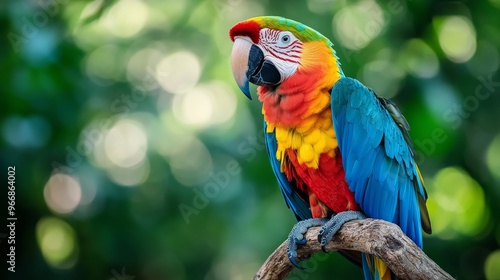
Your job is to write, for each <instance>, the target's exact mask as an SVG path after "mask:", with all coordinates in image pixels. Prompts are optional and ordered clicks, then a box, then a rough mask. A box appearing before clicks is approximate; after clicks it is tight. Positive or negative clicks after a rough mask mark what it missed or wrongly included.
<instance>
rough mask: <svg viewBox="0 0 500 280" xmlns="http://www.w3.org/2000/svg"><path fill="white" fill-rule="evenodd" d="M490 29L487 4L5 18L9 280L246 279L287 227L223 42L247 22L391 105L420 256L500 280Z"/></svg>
mask: <svg viewBox="0 0 500 280" xmlns="http://www.w3.org/2000/svg"><path fill="white" fill-rule="evenodd" d="M499 13H500V1H498V0H490V1H404V0H390V1H381V2H375V1H373V0H363V1H333V0H308V1H287V2H284V1H269V0H262V1H250V0H213V1H199V0H191V1H173V0H167V1H165V0H163V1H160V0H145V1H139V0H119V1H110V0H95V1H68V0H39V1H38V0H28V1H14V0H7V1H3V2H2V4H1V5H0V28H1V31H2V34H3V36H2V39H1V40H2V43H1V44H0V63H1V64H0V65H1V67H0V84H2V89H1V90H0V91H1V95H0V96H1V98H2V101H1V102H0V107H1V110H0V117H1V120H0V128H1V137H0V138H1V162H2V168H3V171H2V172H4V173H7V171H6V169H7V166H16V172H17V178H16V180H17V181H16V185H17V188H16V194H17V200H16V203H17V204H16V206H17V208H16V215H17V217H18V221H17V227H16V268H17V269H16V273H15V274H10V279H37V278H38V277H42V278H44V279H121V278H122V277H121V275H122V273H125V274H126V275H133V276H135V277H136V278H135V279H207V280H208V279H249V278H251V276H252V275H253V273H254V272H255V271H256V270H257V269H258V267H259V265H260V264H261V263H262V262H263V261H264V260H265V259H266V257H267V256H268V255H269V254H270V253H271V252H272V251H273V250H274V249H275V248H276V247H277V246H278V245H279V244H280V243H281V242H282V241H283V240H284V239H285V238H286V236H287V234H288V232H289V230H290V229H291V227H292V226H293V224H294V222H295V221H294V218H293V215H292V214H291V212H290V211H289V210H288V209H287V208H286V206H285V204H284V202H283V199H282V197H281V194H280V193H279V190H278V188H277V186H276V181H275V179H274V176H273V174H272V172H271V169H270V166H269V164H268V161H267V155H266V152H265V150H264V147H263V145H262V137H261V133H262V129H261V123H262V116H261V115H260V104H259V102H257V101H253V102H250V101H248V100H246V99H245V97H244V96H243V95H242V94H241V93H240V92H239V90H238V89H237V87H236V85H235V83H234V81H233V78H232V74H231V71H230V63H229V58H230V53H231V47H232V43H231V41H230V40H229V38H228V35H227V34H228V30H229V28H230V27H231V26H232V25H233V24H235V23H236V22H238V21H240V20H243V19H246V18H249V17H252V16H257V15H281V16H285V17H288V18H292V19H295V20H297V21H301V22H303V23H305V24H307V25H309V26H311V27H313V28H315V29H317V30H318V31H320V32H321V33H323V34H324V35H326V36H327V37H329V38H330V39H331V40H332V41H333V42H334V43H335V45H336V50H337V54H338V56H339V58H340V61H341V63H342V66H343V70H344V72H345V73H346V75H348V76H351V77H355V78H357V79H359V80H360V81H362V82H363V83H365V84H366V85H368V86H369V87H371V88H373V89H374V90H375V91H376V92H377V93H378V94H380V95H382V96H385V97H390V98H392V99H393V100H394V101H395V102H396V103H397V104H398V105H399V106H400V107H401V110H402V111H403V113H404V114H405V115H406V117H407V119H408V121H409V123H410V124H411V126H412V131H411V134H412V137H413V139H414V141H415V146H416V149H417V151H418V154H417V161H418V163H419V164H420V167H421V170H422V173H423V176H424V178H425V180H426V185H427V189H428V192H429V197H430V198H429V201H428V205H429V210H430V214H431V219H432V222H433V227H434V234H433V235H430V236H425V241H424V243H425V251H426V253H427V254H428V255H429V256H430V257H431V258H432V259H434V260H435V261H436V262H437V263H438V264H439V265H441V266H442V267H443V268H444V269H445V270H447V271H448V272H449V273H451V274H452V275H454V276H455V277H457V278H459V279H490V280H492V279H500V269H499V267H500V246H499V245H500V220H499V218H498V217H497V216H499V215H498V213H500V203H498V201H499V199H500V188H499V182H500V126H499V124H498V121H499V116H500V115H499V112H498V108H499V106H500V97H499V92H500V87H499V86H500V84H499V82H500V77H499V75H498V67H499V63H500V55H499V49H500V32H499V31H498V28H499V27H500V17H498V14H499ZM5 192H6V191H5ZM2 213H4V215H5V211H4V210H2ZM495 213H496V214H495ZM4 221H5V220H4ZM6 246H7V243H6V242H4V240H2V243H0V247H1V254H2V255H3V256H5V252H6V251H7V248H6ZM4 265H5V262H4V264H3V265H2V269H5V268H4V267H3V266H4ZM304 265H305V266H306V267H309V269H307V270H305V271H295V272H294V273H293V274H292V275H291V276H290V277H289V278H290V279H323V278H325V279H326V278H327V277H328V278H332V277H333V278H335V279H353V278H358V279H361V277H362V273H361V270H360V269H358V268H356V267H355V266H354V265H352V264H350V263H348V262H347V261H345V260H344V259H343V258H342V257H340V256H339V255H338V254H336V253H332V254H328V255H318V256H315V257H314V258H313V259H311V260H310V261H309V262H307V263H305V264H304ZM2 279H4V278H2ZM125 279H126V278H125Z"/></svg>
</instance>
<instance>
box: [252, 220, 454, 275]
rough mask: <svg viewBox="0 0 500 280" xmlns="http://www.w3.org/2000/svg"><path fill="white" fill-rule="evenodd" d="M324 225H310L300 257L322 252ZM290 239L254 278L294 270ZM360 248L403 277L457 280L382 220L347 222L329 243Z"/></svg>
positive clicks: (330, 248) (329, 247)
mask: <svg viewBox="0 0 500 280" xmlns="http://www.w3.org/2000/svg"><path fill="white" fill-rule="evenodd" d="M320 229H321V228H319V227H314V228H310V229H309V230H308V232H307V234H306V236H305V237H306V238H307V243H306V244H305V245H302V246H299V249H298V251H297V253H298V255H299V256H300V257H303V258H304V257H306V256H312V255H313V254H314V253H317V252H321V247H320V246H319V243H318V241H317V237H318V233H319V230H320ZM286 248H287V241H285V242H283V243H282V244H281V245H280V246H279V247H278V248H277V249H276V250H275V251H274V252H273V254H272V255H271V256H269V258H268V259H267V260H266V262H265V263H264V264H263V265H262V267H261V268H260V269H259V271H258V272H257V274H256V275H255V276H254V278H253V279H254V280H271V279H272V280H279V279H286V276H287V275H288V274H289V273H290V272H291V271H292V270H293V269H294V267H293V266H292V264H291V263H290V261H289V260H288V257H287V252H286ZM326 248H327V250H328V251H336V250H339V249H343V250H353V251H360V252H365V253H369V254H373V255H376V256H378V257H380V258H381V259H382V260H383V261H384V262H385V263H386V264H387V265H388V266H389V268H390V269H391V270H392V271H393V272H394V273H395V274H396V275H397V276H398V277H399V278H400V279H412V280H413V279H415V280H417V279H418V280H428V279H454V278H453V277H451V276H450V275H449V274H448V273H446V272H445V271H444V270H443V269H441V268H440V267H439V266H438V265H437V264H436V263H435V262H434V261H432V260H431V259H430V258H429V257H428V256H427V255H426V254H425V253H424V252H423V251H422V250H421V249H420V248H419V247H418V246H417V245H415V243H414V242H413V241H412V240H411V239H410V238H409V237H407V236H406V235H405V234H404V233H403V232H402V231H401V229H400V228H399V227H398V226H397V225H395V224H392V223H388V222H386V221H382V220H374V219H364V220H355V221H350V222H347V223H345V224H344V225H343V226H342V227H341V228H340V230H339V231H338V232H337V233H336V234H335V236H334V237H333V240H332V241H331V242H330V243H329V244H328V245H327V246H326Z"/></svg>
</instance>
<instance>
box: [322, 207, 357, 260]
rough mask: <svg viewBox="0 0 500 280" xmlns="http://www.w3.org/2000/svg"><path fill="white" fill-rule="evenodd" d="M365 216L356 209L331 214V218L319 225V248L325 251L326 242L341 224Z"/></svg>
mask: <svg viewBox="0 0 500 280" xmlns="http://www.w3.org/2000/svg"><path fill="white" fill-rule="evenodd" d="M365 218H366V216H365V215H364V214H363V213H361V212H358V211H345V212H340V213H338V214H334V215H332V218H331V219H330V220H329V221H327V222H326V223H325V224H324V225H323V226H322V227H321V230H320V231H319V234H318V242H319V244H320V245H321V250H322V251H323V252H325V253H326V252H327V251H326V244H328V242H330V241H331V240H332V238H333V236H334V235H335V233H337V231H339V229H340V227H342V225H344V224H345V223H347V222H349V221H352V220H361V219H365Z"/></svg>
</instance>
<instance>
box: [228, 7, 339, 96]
mask: <svg viewBox="0 0 500 280" xmlns="http://www.w3.org/2000/svg"><path fill="white" fill-rule="evenodd" d="M229 36H230V38H231V40H232V41H233V42H234V44H233V49H232V53H231V66H232V70H233V75H234V78H235V80H236V83H237V84H238V86H239V88H240V89H241V91H243V93H244V94H245V95H246V96H247V97H248V98H250V99H251V96H250V91H249V87H248V85H249V82H250V83H253V84H255V85H258V86H264V87H267V88H270V89H275V88H277V87H279V86H280V85H281V84H283V83H284V82H286V81H287V80H288V79H289V78H290V77H292V76H294V74H296V73H297V72H299V71H300V72H302V73H307V72H308V73H307V74H312V75H307V77H309V78H310V79H311V80H314V79H315V78H316V77H317V76H318V75H323V74H324V73H323V72H324V71H331V72H332V73H333V74H334V75H336V76H337V78H338V76H339V75H343V74H342V70H341V69H340V67H339V65H338V63H337V58H336V56H335V51H334V50H333V44H332V43H331V42H330V41H329V40H328V39H327V38H326V37H324V36H323V35H321V34H320V33H319V32H317V31H316V30H314V29H312V28H310V27H308V26H306V25H304V24H302V23H299V22H296V21H293V20H290V19H286V18H282V17H276V16H263V17H255V18H251V19H248V20H245V21H242V22H239V23H237V24H236V25H234V26H233V27H232V28H231V29H230V31H229ZM332 69H334V70H333V71H332ZM335 70H336V71H335ZM314 73H316V74H314ZM301 82H306V81H303V80H302V81H301Z"/></svg>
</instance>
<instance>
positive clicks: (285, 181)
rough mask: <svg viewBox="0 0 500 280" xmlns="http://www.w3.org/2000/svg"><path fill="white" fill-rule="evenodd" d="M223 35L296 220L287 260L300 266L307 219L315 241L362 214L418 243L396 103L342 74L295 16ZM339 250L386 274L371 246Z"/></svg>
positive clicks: (415, 188)
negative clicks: (256, 103) (254, 100)
mask: <svg viewBox="0 0 500 280" xmlns="http://www.w3.org/2000/svg"><path fill="white" fill-rule="evenodd" d="M229 36H230V38H231V40H232V41H233V42H234V43H233V48H232V53H231V66H232V71H233V74H234V78H235V80H236V83H237V84H238V86H239V88H240V89H241V91H242V92H243V93H244V94H245V95H246V96H247V97H248V98H250V99H251V95H250V90H249V82H250V83H253V84H255V85H257V86H258V88H257V94H258V98H259V100H260V101H261V102H262V114H263V116H264V134H265V142H266V147H267V153H268V156H269V160H270V162H271V166H272V169H273V171H274V174H275V176H276V178H277V181H278V185H279V187H280V189H281V192H282V193H283V196H284V199H285V202H286V204H287V206H288V207H289V208H290V209H291V210H292V211H293V213H294V214H295V216H296V218H297V220H298V223H297V224H296V225H295V226H294V227H293V229H292V230H291V232H290V235H289V238H288V241H289V243H288V252H289V253H288V258H289V259H290V261H291V262H292V263H293V264H294V265H295V266H297V267H300V266H299V265H298V263H297V261H296V258H297V252H296V249H297V246H298V245H301V244H304V242H305V240H304V239H303V234H304V233H305V232H306V231H307V229H308V228H309V227H313V226H322V229H321V231H320V235H319V236H318V241H319V242H320V244H321V246H322V247H323V249H324V246H325V245H326V244H327V243H328V242H329V241H330V240H331V238H332V237H333V235H334V234H335V232H336V231H337V230H338V229H339V228H340V227H341V226H342V225H343V224H344V223H345V222H347V221H350V220H353V219H363V218H366V217H369V218H375V219H382V220H386V221H389V222H392V223H395V224H397V225H399V226H400V227H401V229H402V231H403V232H404V233H405V234H406V235H407V236H409V237H410V238H411V239H412V240H413V241H414V242H415V243H416V244H417V245H418V246H419V247H422V229H423V230H424V231H425V232H427V233H429V234H430V233H431V223H430V219H429V214H428V211H427V208H426V200H427V193H426V191H425V188H424V182H423V179H422V176H421V174H420V171H419V169H418V167H417V164H416V163H415V160H414V150H413V146H412V142H411V138H410V136H409V133H408V131H409V125H408V123H407V121H406V119H405V118H404V116H403V115H402V114H401V112H400V110H399V109H398V108H397V107H396V105H395V104H394V103H393V102H391V101H390V100H387V99H385V98H382V97H378V96H377V95H376V94H375V93H374V92H373V91H372V90H370V89H368V88H367V87H365V86H364V85H363V84H361V83H360V82H359V81H357V80H356V79H352V78H348V77H345V75H344V73H343V71H342V69H341V67H340V63H339V61H338V57H337V56H336V54H335V50H334V49H333V44H332V42H331V41H330V40H328V39H327V38H326V37H325V36H323V35H322V34H320V33H319V32H317V31H316V30H314V29H312V28H310V27H308V26H306V25H304V24H302V23H299V22H296V21H293V20H290V19H286V18H282V17H275V16H263V17H255V18H251V19H248V20H245V21H242V22H239V23H237V24H236V25H234V26H233V27H232V28H231V29H230V31H229ZM330 217H331V218H330ZM341 253H342V254H343V255H344V256H346V257H347V258H348V259H349V260H351V261H354V262H356V263H358V264H360V265H361V266H362V267H363V273H364V276H365V279H396V277H395V275H393V273H392V272H391V271H390V269H389V268H388V267H387V265H386V264H385V263H383V262H382V261H381V260H380V259H378V258H377V257H375V256H371V255H368V254H361V253H359V252H349V251H344V252H341ZM299 261H300V260H299Z"/></svg>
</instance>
